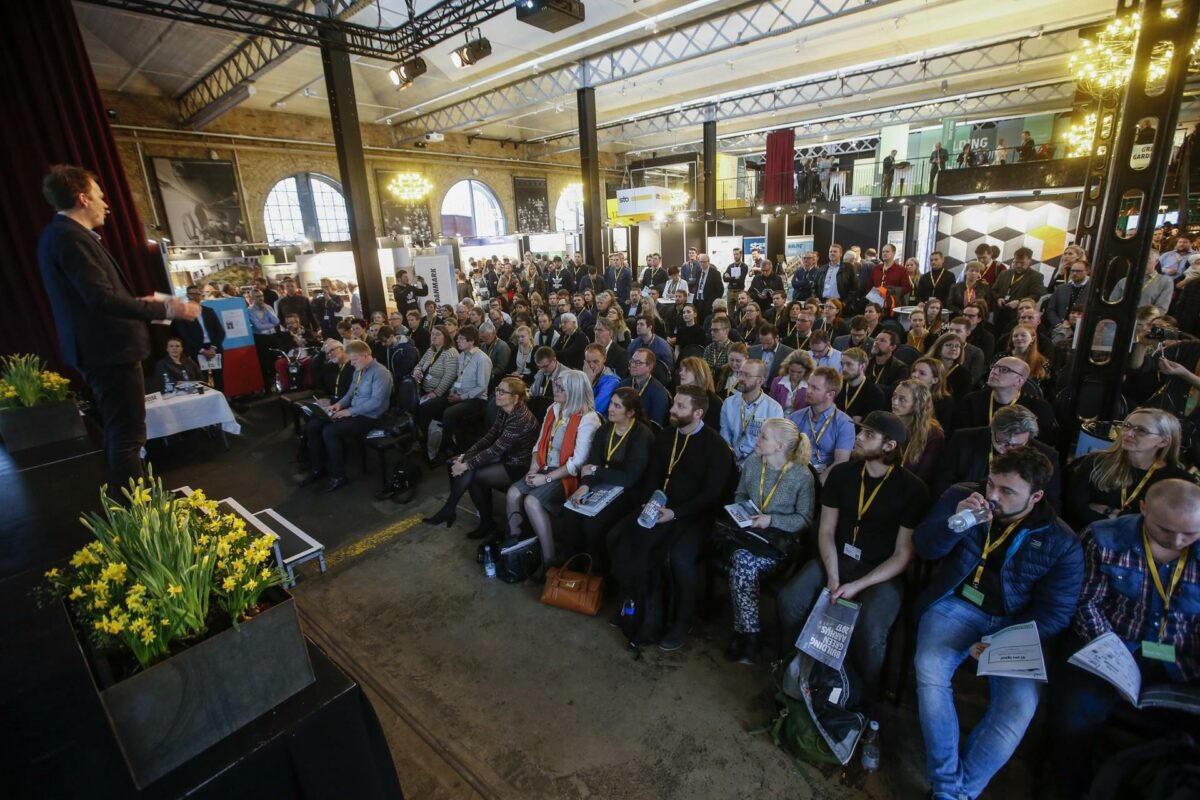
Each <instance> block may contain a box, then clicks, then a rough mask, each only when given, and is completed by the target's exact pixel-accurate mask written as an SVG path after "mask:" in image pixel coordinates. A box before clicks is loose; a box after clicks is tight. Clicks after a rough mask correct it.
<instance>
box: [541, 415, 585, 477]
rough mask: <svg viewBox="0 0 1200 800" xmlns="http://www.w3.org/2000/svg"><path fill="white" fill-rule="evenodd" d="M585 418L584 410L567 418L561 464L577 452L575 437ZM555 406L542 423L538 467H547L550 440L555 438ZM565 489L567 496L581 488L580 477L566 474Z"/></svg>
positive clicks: (560, 454) (560, 458)
mask: <svg viewBox="0 0 1200 800" xmlns="http://www.w3.org/2000/svg"><path fill="white" fill-rule="evenodd" d="M581 419H583V412H582V411H576V412H575V413H574V414H572V415H571V417H570V419H568V420H567V432H566V433H565V434H563V443H562V452H561V453H559V454H558V463H559V466H562V465H564V464H566V463H567V461H569V460H570V458H571V456H572V455H573V454H574V453H575V438H576V434H577V433H578V432H579V421H580V420H581ZM553 432H554V406H553V405H552V406H550V409H549V410H548V411H547V412H546V421H545V422H543V423H542V435H541V436H540V437H538V467H539V468H541V469H545V468H546V458H547V457H548V456H549V455H550V440H551V439H553V438H554V434H553ZM562 482H563V491H564V492H566V494H567V497H570V496H571V495H573V494H574V493H575V490H576V489H578V488H579V479H578V478H574V477H572V476H571V475H569V474H568V475H566V476H565V477H564V478H563V479H562Z"/></svg>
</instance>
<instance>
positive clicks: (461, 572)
mask: <svg viewBox="0 0 1200 800" xmlns="http://www.w3.org/2000/svg"><path fill="white" fill-rule="evenodd" d="M244 423H245V425H244V435H243V436H242V437H234V438H233V445H232V449H231V450H230V451H229V452H225V451H223V450H222V449H221V447H220V445H219V443H217V442H215V441H212V440H208V439H207V438H205V437H203V436H200V437H198V438H194V439H192V440H190V441H184V442H177V443H173V444H172V445H171V446H170V447H168V448H161V447H160V448H156V449H155V450H153V451H152V454H151V455H152V458H153V459H154V463H155V467H156V470H157V471H158V472H159V474H162V475H163V476H164V479H165V480H166V481H167V482H168V483H169V484H171V485H174V484H178V483H188V484H190V485H192V486H198V487H203V488H204V489H205V491H206V492H207V493H208V494H209V496H211V497H223V496H226V495H233V496H234V497H236V498H238V499H239V500H240V501H242V503H243V504H244V505H245V506H247V507H248V508H250V509H251V510H254V511H257V510H258V509H260V508H263V507H265V506H271V507H274V508H275V509H276V510H278V511H279V512H280V513H282V514H284V515H285V516H287V517H288V518H289V519H291V520H293V521H294V522H295V523H297V524H298V525H299V526H300V527H302V528H303V529H304V530H306V531H308V532H309V533H310V534H311V535H313V536H314V537H315V538H317V539H318V540H320V541H322V542H323V543H324V544H325V545H326V547H327V552H328V555H329V558H328V561H329V564H330V568H329V571H328V572H327V573H325V574H324V575H321V574H318V573H317V572H316V570H315V568H314V569H308V568H305V569H304V570H303V572H302V577H301V581H300V584H299V586H298V588H297V590H296V596H297V598H298V602H299V606H300V609H301V613H302V620H303V623H304V626H305V629H306V632H307V633H308V634H309V635H310V636H312V637H313V638H314V639H315V640H316V641H317V642H318V644H320V645H321V646H322V647H323V648H325V649H326V650H327V651H329V652H330V653H331V655H333V657H334V658H335V659H336V660H337V661H339V663H341V664H342V665H343V666H344V667H345V668H346V669H347V671H348V672H350V674H351V675H353V676H354V677H355V678H356V679H357V680H359V682H360V683H362V684H363V686H364V687H365V688H366V690H367V692H368V694H369V695H370V697H371V699H372V702H373V704H374V705H375V709H376V712H377V713H378V715H379V718H380V720H381V722H382V724H383V726H384V729H385V732H386V733H387V736H388V739H389V742H390V744H391V746H392V751H393V756H394V758H395V760H396V764H397V769H398V772H399V774H400V778H401V782H402V784H403V785H404V787H405V793H406V796H407V797H410V798H416V800H436V799H439V798H455V799H456V800H457V798H473V797H486V798H491V797H506V798H507V797H513V798H518V797H519V798H564V799H566V798H664V799H666V798H742V797H766V798H776V797H778V798H783V797H787V798H861V797H866V798H878V799H880V800H883V799H884V798H889V799H890V798H897V799H899V798H916V797H922V796H924V795H925V793H926V792H927V789H926V788H925V784H924V779H923V750H922V746H921V735H920V730H919V727H918V725H917V719H916V712H915V698H914V696H913V693H912V690H911V687H910V689H909V691H908V693H907V694H906V696H905V702H904V703H902V704H901V706H900V707H898V708H897V707H893V706H890V705H885V706H884V708H883V709H881V711H880V716H881V717H882V720H881V724H882V731H883V734H882V736H883V739H882V740H883V768H882V770H881V771H880V772H879V773H878V774H876V775H873V776H871V777H870V779H869V780H868V781H867V783H866V785H865V787H864V788H863V789H861V790H859V789H853V788H850V787H847V786H843V785H841V783H840V781H839V780H838V774H837V771H836V770H834V769H833V768H828V767H827V768H823V769H818V768H816V767H813V766H810V765H806V764H799V765H798V764H796V763H794V762H793V761H792V760H791V759H790V758H789V757H788V756H787V755H786V754H785V753H784V752H782V751H781V750H779V749H778V748H776V747H775V746H774V745H773V744H772V743H771V741H770V739H769V738H768V737H766V736H765V735H751V734H750V733H749V732H750V731H751V730H753V729H755V728H757V727H759V726H761V725H763V724H764V723H765V722H766V721H767V720H768V719H769V718H770V717H771V715H772V713H773V708H772V702H771V700H770V697H769V694H768V692H769V687H770V680H769V673H768V669H767V668H766V667H761V668H749V667H744V666H739V665H730V664H728V663H727V662H725V661H724V659H723V658H722V656H721V652H722V650H723V648H724V645H725V643H726V640H727V637H728V634H729V631H730V622H729V616H728V609H727V608H726V609H725V610H724V613H723V614H721V615H719V616H718V617H717V618H716V619H714V620H713V621H712V622H710V623H705V622H698V624H697V626H696V629H695V631H694V632H693V635H692V636H691V637H690V638H689V640H688V642H687V644H686V646H685V647H684V648H683V649H682V650H681V651H678V652H675V653H663V652H661V651H659V650H658V649H657V648H649V649H646V650H644V651H642V652H641V653H640V654H638V653H634V652H632V651H630V650H629V649H628V648H627V647H626V646H625V644H624V642H623V641H622V639H621V637H620V635H619V633H618V632H617V631H616V630H615V629H614V628H611V627H609V626H608V625H607V624H606V620H607V619H608V616H609V615H610V614H611V612H612V609H611V608H605V609H604V611H602V613H601V615H600V616H599V617H597V618H594V619H593V618H587V617H583V616H580V615H576V614H572V613H569V612H565V611H561V610H558V609H553V608H549V607H546V606H542V605H541V604H540V603H539V602H538V597H539V589H538V588H536V587H534V586H533V585H532V584H524V585H517V586H510V585H508V584H505V583H503V582H500V581H498V580H491V581H489V580H487V579H485V578H484V576H483V574H482V571H481V568H480V567H479V566H478V565H477V564H476V563H475V556H474V553H475V547H476V543H475V542H471V541H469V540H467V539H466V537H465V536H464V533H465V532H466V531H467V530H469V529H470V528H471V527H473V525H474V521H475V520H474V516H473V515H472V514H470V513H469V512H468V511H466V510H463V511H462V512H460V515H459V521H458V523H457V524H456V526H455V527H454V528H452V529H449V530H447V529H446V528H445V527H438V528H430V527H429V526H426V525H423V524H422V523H421V522H420V517H421V516H423V515H426V514H430V513H432V512H433V511H434V510H436V508H438V507H439V506H440V504H441V502H442V499H443V498H444V493H445V488H446V481H445V478H444V475H439V474H434V475H431V476H429V477H428V478H427V479H426V482H425V484H424V485H423V486H422V491H421V492H420V493H419V495H418V497H417V499H415V500H414V501H413V502H412V503H410V504H407V505H399V504H395V503H392V502H390V501H385V502H382V503H381V502H376V501H374V499H373V494H374V492H376V491H377V490H378V489H379V479H380V475H379V471H378V467H377V466H376V465H374V464H371V466H370V469H371V471H370V472H369V473H368V474H367V475H365V476H364V475H362V474H361V472H360V467H359V465H358V463H357V461H356V460H355V461H354V463H352V464H351V469H350V477H351V483H350V485H349V486H347V487H346V488H345V489H343V490H342V491H340V492H338V493H336V494H334V495H324V494H322V493H321V492H320V491H319V490H318V488H317V487H309V488H306V489H298V488H296V487H295V486H294V478H293V475H294V473H295V472H296V471H297V470H296V464H295V463H294V456H295V440H294V439H293V438H292V437H291V434H290V431H288V430H283V429H281V427H280V417H279V415H278V410H277V407H276V406H275V404H274V402H273V401H270V402H265V403H262V404H258V405H256V406H255V407H253V408H251V409H250V410H249V411H248V412H247V413H246V414H245V415H244ZM469 506H470V501H469V500H467V499H464V501H463V508H464V509H469ZM722 595H723V592H722ZM960 680H961V681H962V682H963V684H964V687H970V688H971V690H972V691H971V693H970V696H969V698H968V699H967V700H965V701H963V706H964V712H963V713H964V716H968V717H974V718H977V716H978V714H979V713H980V712H981V710H982V703H983V702H984V699H985V698H984V697H983V696H982V691H983V690H982V689H981V688H980V686H981V683H980V682H979V681H977V680H975V679H974V678H972V677H971V676H970V675H966V674H965V673H964V674H960ZM1023 750H1032V747H1031V745H1030V743H1029V742H1028V741H1027V742H1026V747H1025V748H1023ZM1030 755H1031V756H1032V758H1031V759H1030V760H1034V761H1036V760H1037V756H1036V754H1033V753H1031V754H1030ZM1031 793H1032V781H1031V779H1030V778H1029V773H1028V770H1027V769H1026V767H1025V766H1024V761H1023V760H1021V759H1015V760H1014V762H1013V763H1011V764H1010V765H1009V766H1008V767H1007V768H1006V769H1005V770H1004V771H1003V772H1002V773H1001V774H1000V775H999V776H998V777H997V779H996V781H994V782H993V786H992V787H991V788H990V789H989V791H988V793H987V794H986V795H985V797H986V798H1008V797H1014V798H1015V797H1022V798H1025V797H1030V796H1031Z"/></svg>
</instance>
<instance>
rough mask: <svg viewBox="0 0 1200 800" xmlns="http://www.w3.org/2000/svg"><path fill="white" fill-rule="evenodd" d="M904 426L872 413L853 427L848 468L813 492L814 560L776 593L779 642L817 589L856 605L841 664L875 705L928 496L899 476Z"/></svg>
mask: <svg viewBox="0 0 1200 800" xmlns="http://www.w3.org/2000/svg"><path fill="white" fill-rule="evenodd" d="M906 441H907V435H906V434H905V429H904V423H903V422H902V421H901V420H900V418H899V417H897V416H896V415H895V414H893V413H891V412H890V411H874V412H872V413H871V414H869V415H868V416H867V418H866V419H865V420H863V422H862V424H861V425H859V426H858V434H857V435H856V436H855V438H854V450H853V452H852V453H851V460H850V461H848V462H845V463H842V464H835V465H834V466H832V467H830V469H829V475H828V477H827V478H826V480H825V483H824V486H822V487H821V495H820V500H821V515H820V520H821V522H820V530H819V532H818V534H817V544H818V546H819V548H820V557H819V558H814V559H812V560H811V561H809V562H808V563H807V564H806V565H805V566H804V568H803V569H801V570H800V572H799V573H798V574H797V575H796V577H794V578H792V579H791V580H790V581H789V582H788V584H787V586H785V587H784V589H783V591H782V592H780V593H779V614H780V619H781V622H782V624H783V626H784V631H785V637H790V638H787V641H794V640H795V638H796V636H798V635H799V633H800V629H801V627H803V625H804V623H805V621H806V620H807V619H808V615H809V612H810V611H811V609H812V606H813V603H814V602H815V601H816V599H817V596H818V595H819V594H820V593H821V589H823V588H828V589H829V593H830V599H831V600H839V599H845V600H852V601H854V602H856V603H861V604H862V607H861V609H860V610H859V615H858V622H857V624H856V625H855V628H854V635H853V636H852V637H851V639H850V652H849V657H850V659H851V663H852V664H853V665H854V667H855V669H856V671H857V672H858V675H859V676H860V677H861V678H862V681H863V685H864V688H865V690H866V691H865V692H864V697H865V698H866V701H867V703H868V704H870V703H872V702H874V701H875V699H876V698H875V695H876V693H877V688H878V685H879V676H880V673H881V671H882V669H883V657H884V654H885V653H886V652H887V639H888V632H889V631H891V629H892V624H893V623H894V622H895V621H896V616H897V615H898V614H899V612H900V604H901V597H902V576H903V574H904V570H905V569H906V568H907V567H908V563H909V561H911V560H912V554H913V546H912V534H913V529H914V528H915V527H916V526H917V524H918V523H919V522H920V521H921V519H922V517H923V515H924V513H925V509H926V506H927V505H928V502H929V492H928V490H927V489H926V488H925V484H924V483H922V482H921V479H920V478H918V477H917V476H916V475H913V474H912V473H911V472H909V471H908V470H906V469H905V468H904V467H903V466H902V464H901V462H902V461H903V454H904V445H905V442H906Z"/></svg>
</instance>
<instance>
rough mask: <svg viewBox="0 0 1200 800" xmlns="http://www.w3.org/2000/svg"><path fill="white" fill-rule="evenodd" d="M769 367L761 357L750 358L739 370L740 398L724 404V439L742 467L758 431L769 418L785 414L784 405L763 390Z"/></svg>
mask: <svg viewBox="0 0 1200 800" xmlns="http://www.w3.org/2000/svg"><path fill="white" fill-rule="evenodd" d="M766 380H767V370H766V367H765V366H764V365H763V362H762V361H760V360H759V359H757V358H750V359H747V360H746V362H745V363H744V364H742V366H741V369H739V370H738V371H737V384H736V385H735V387H734V388H735V389H736V390H737V392H738V397H737V399H736V400H734V399H733V398H730V400H729V402H727V403H724V404H723V405H722V406H721V438H723V439H724V440H725V441H726V442H728V443H729V446H730V447H731V448H732V449H733V457H734V459H735V460H736V461H737V464H738V467H741V465H742V462H743V461H745V460H746V459H747V458H749V457H750V456H751V455H752V454H753V453H754V443H755V441H757V440H758V431H759V429H761V428H762V424H763V423H764V422H766V421H767V420H769V419H774V418H775V417H782V416H783V407H782V406H780V405H779V403H778V401H776V400H775V399H774V398H773V397H771V396H770V395H768V394H767V393H766V392H764V391H763V390H762V387H763V384H764V383H766Z"/></svg>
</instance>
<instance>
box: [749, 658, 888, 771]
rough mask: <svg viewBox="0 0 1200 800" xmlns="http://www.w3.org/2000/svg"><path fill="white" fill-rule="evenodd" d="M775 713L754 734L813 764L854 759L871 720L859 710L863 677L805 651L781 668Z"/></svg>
mask: <svg viewBox="0 0 1200 800" xmlns="http://www.w3.org/2000/svg"><path fill="white" fill-rule="evenodd" d="M773 680H774V683H775V705H776V708H777V709H778V713H777V714H776V716H775V718H774V719H772V720H771V721H770V722H768V723H767V724H766V726H765V727H763V728H760V729H759V730H757V731H754V733H766V734H768V735H769V736H770V737H771V741H773V742H775V744H776V746H778V747H781V748H783V750H785V751H787V752H788V753H790V754H791V756H792V757H793V758H795V759H796V760H797V761H803V762H806V763H808V764H841V765H845V764H848V763H849V762H850V759H851V757H853V755H854V748H855V747H856V746H857V745H858V739H859V737H860V736H861V735H862V731H863V728H864V727H865V726H866V723H867V719H866V716H865V715H863V714H860V713H858V712H857V711H854V710H853V709H854V708H855V707H857V705H858V704H859V703H860V702H861V698H860V697H858V696H857V693H856V692H855V691H854V686H855V685H856V684H857V681H856V680H855V679H854V678H853V677H852V676H851V674H850V673H849V672H848V671H847V668H846V667H843V668H842V669H840V670H834V669H831V668H830V667H827V666H825V665H824V664H822V663H820V662H819V661H816V660H814V659H812V658H809V657H808V656H806V655H804V654H803V653H797V654H796V656H795V657H794V658H793V659H792V660H791V661H790V662H788V664H787V666H786V667H783V668H776V670H775V673H774V678H773Z"/></svg>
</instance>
